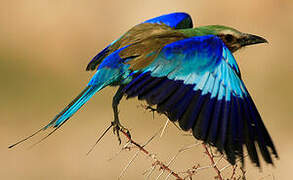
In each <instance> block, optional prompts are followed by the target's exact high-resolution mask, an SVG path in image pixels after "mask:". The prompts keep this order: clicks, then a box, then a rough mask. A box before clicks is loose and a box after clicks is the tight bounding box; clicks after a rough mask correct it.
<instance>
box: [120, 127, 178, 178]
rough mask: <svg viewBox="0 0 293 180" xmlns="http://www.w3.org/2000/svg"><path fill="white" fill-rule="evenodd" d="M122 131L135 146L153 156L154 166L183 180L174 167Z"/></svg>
mask: <svg viewBox="0 0 293 180" xmlns="http://www.w3.org/2000/svg"><path fill="white" fill-rule="evenodd" d="M120 131H121V132H122V134H123V135H124V136H125V137H126V138H127V139H128V141H129V142H130V143H131V144H133V145H134V146H135V147H137V148H138V149H139V150H140V151H141V152H143V153H144V154H145V155H147V156H148V157H151V158H152V159H153V160H154V162H153V166H159V167H160V169H162V170H165V171H167V172H169V173H170V174H171V175H172V176H174V177H176V179H178V180H183V178H182V177H180V176H179V175H178V174H177V173H176V172H174V171H173V170H172V169H170V168H169V167H168V166H167V165H165V164H164V163H163V162H162V161H160V160H158V159H157V158H156V156H154V155H153V154H152V153H150V152H149V151H148V150H146V149H145V148H144V146H141V145H140V144H138V143H137V142H135V141H134V140H133V139H131V137H129V135H128V134H127V133H126V132H124V131H122V130H120Z"/></svg>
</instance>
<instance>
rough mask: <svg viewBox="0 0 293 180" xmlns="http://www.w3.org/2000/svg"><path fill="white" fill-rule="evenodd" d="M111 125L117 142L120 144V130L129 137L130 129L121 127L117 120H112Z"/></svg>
mask: <svg viewBox="0 0 293 180" xmlns="http://www.w3.org/2000/svg"><path fill="white" fill-rule="evenodd" d="M112 126H113V133H114V134H116V135H117V138H118V141H119V144H121V138H120V131H122V133H123V134H125V135H127V136H128V137H129V138H131V135H130V131H129V130H128V129H127V128H125V127H123V126H122V125H121V124H120V122H119V121H115V120H114V121H113V122H112Z"/></svg>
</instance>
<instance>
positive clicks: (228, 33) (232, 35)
mask: <svg viewBox="0 0 293 180" xmlns="http://www.w3.org/2000/svg"><path fill="white" fill-rule="evenodd" d="M199 29H200V31H201V32H202V33H205V34H210V35H216V36H218V37H219V38H221V39H222V41H223V42H224V43H225V45H226V46H227V47H228V49H229V50H230V51H231V52H235V51H237V50H238V49H240V48H242V47H245V46H249V45H253V44H259V43H267V42H268V41H267V40H265V39H264V38H262V37H260V36H256V35H252V34H247V33H242V32H240V31H238V30H236V29H234V28H231V27H227V26H221V25H210V26H202V27H199Z"/></svg>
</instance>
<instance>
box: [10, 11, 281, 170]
mask: <svg viewBox="0 0 293 180" xmlns="http://www.w3.org/2000/svg"><path fill="white" fill-rule="evenodd" d="M266 42H267V41H266V40H265V39H264V38H262V37H259V36H255V35H251V34H246V33H242V32H240V31H238V30H236V29H234V28H231V27H226V26H222V25H210V26H201V27H195V28H193V23H192V20H191V17H190V16H189V15H188V14H186V13H171V14H167V15H163V16H159V17H156V18H153V19H150V20H147V21H145V22H143V23H140V24H138V25H136V26H134V27H133V28H131V29H130V30H129V31H127V32H126V33H125V34H124V35H122V36H121V37H120V38H119V39H117V40H115V41H114V42H112V43H111V44H110V45H108V46H107V47H106V48H105V49H104V50H102V51H101V52H100V53H98V54H97V55H96V56H95V57H94V58H93V59H92V60H91V61H90V63H89V64H88V66H87V68H86V70H91V71H92V70H96V73H95V74H94V76H93V77H92V79H91V80H90V82H89V83H88V84H87V86H86V87H85V89H84V90H83V91H82V92H81V93H80V94H79V95H78V96H77V97H76V98H75V99H74V100H73V101H72V102H71V103H70V104H69V105H68V106H66V107H65V109H63V110H62V111H61V112H60V113H59V114H58V115H57V116H56V117H55V118H54V119H53V120H52V121H51V122H50V123H49V124H48V125H47V126H45V127H43V128H42V129H40V130H39V131H37V132H36V133H34V134H33V135H35V134H37V133H38V132H40V131H41V130H45V129H47V128H49V127H53V128H56V129H58V128H59V127H61V126H62V125H63V124H64V123H65V122H66V121H67V120H68V119H69V118H70V117H71V116H72V115H73V114H74V113H75V112H76V111H78V110H79V109H80V108H81V107H82V106H83V105H84V104H85V103H86V102H87V101H88V100H89V99H90V98H91V97H92V96H93V95H94V94H95V93H97V92H99V91H100V90H101V89H103V88H105V87H107V86H118V87H119V88H118V91H117V92H116V94H115V96H114V98H113V104H112V106H113V110H114V121H113V122H112V123H113V126H114V129H115V131H116V132H117V134H118V133H119V130H121V129H122V130H124V131H127V129H126V128H125V127H123V126H122V125H121V124H120V122H119V117H118V104H119V102H120V100H121V99H122V97H123V96H126V97H127V98H132V97H138V99H139V100H145V101H146V102H147V103H148V104H149V105H150V106H153V105H155V106H156V107H155V109H156V111H157V112H159V113H162V114H165V115H166V116H167V117H168V118H169V120H170V121H173V122H178V124H179V126H180V128H181V129H182V130H184V131H189V130H191V131H192V133H193V136H194V137H195V138H196V139H199V140H202V141H203V142H204V143H207V144H210V145H212V146H215V147H216V148H217V150H218V151H220V152H221V153H225V154H226V156H227V159H228V161H229V162H230V163H231V164H235V161H236V159H237V158H241V159H243V156H244V155H243V147H246V149H247V152H248V155H249V157H250V159H251V160H252V162H253V163H255V164H256V165H257V166H260V163H259V154H261V155H262V157H263V158H264V160H265V161H266V162H267V163H273V161H272V158H271V154H273V155H275V156H276V157H278V154H277V152H276V149H275V147H274V144H273V142H272V139H271V137H270V135H269V133H268V131H267V129H266V128H265V125H264V123H263V122H262V119H261V116H260V114H259V112H258V110H257V108H256V106H255V104H254V102H253V100H252V98H251V96H250V95H249V93H248V91H247V89H246V87H245V85H244V83H243V81H242V79H241V74H240V70H239V67H238V65H237V63H236V61H235V59H234V57H233V54H232V53H233V52H235V51H237V50H238V49H240V48H242V47H244V46H248V45H252V44H258V43H266ZM56 129H55V130H56ZM55 130H54V131H55ZM54 131H52V132H54ZM52 132H51V133H52ZM33 135H31V136H29V137H28V138H30V137H32V136H33ZM28 138H26V139H28ZM26 139H24V140H26ZM24 140H22V141H24ZM22 141H20V142H22ZM20 142H18V143H20ZM18 143H16V144H18ZM16 144H14V145H16ZM14 145H12V146H10V147H13V146H14Z"/></svg>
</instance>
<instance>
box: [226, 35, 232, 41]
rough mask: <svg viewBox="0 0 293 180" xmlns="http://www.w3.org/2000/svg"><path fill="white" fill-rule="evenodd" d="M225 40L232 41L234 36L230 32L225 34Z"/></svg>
mask: <svg viewBox="0 0 293 180" xmlns="http://www.w3.org/2000/svg"><path fill="white" fill-rule="evenodd" d="M225 40H226V42H232V41H233V40H234V37H233V36H232V35H231V34H227V35H226V36H225Z"/></svg>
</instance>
